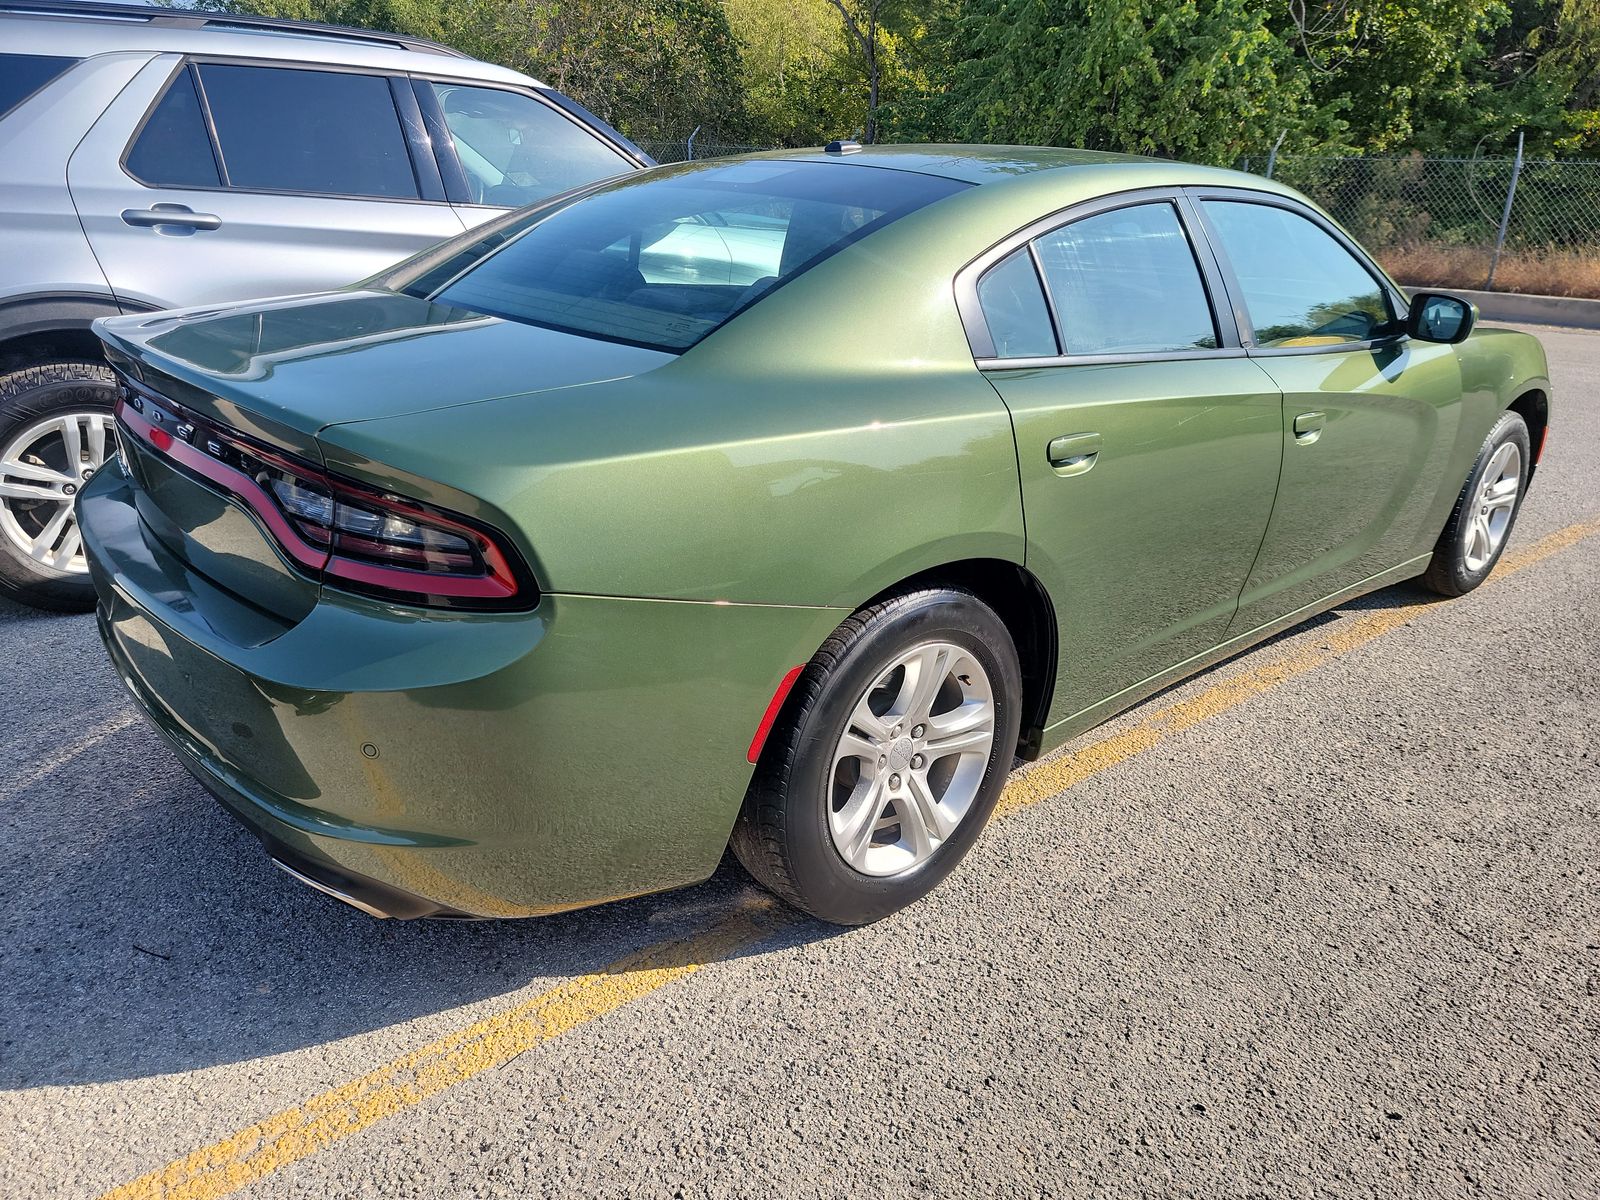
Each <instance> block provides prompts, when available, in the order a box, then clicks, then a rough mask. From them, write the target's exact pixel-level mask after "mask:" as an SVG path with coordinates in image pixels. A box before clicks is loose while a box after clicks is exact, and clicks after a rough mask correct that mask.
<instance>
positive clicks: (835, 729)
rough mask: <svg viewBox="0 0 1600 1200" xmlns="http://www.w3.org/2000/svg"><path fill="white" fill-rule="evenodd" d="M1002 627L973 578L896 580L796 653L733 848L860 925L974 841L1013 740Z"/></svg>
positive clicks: (1006, 637) (1015, 721)
mask: <svg viewBox="0 0 1600 1200" xmlns="http://www.w3.org/2000/svg"><path fill="white" fill-rule="evenodd" d="M1021 695H1022V683H1021V673H1020V669H1019V667H1018V664H1017V652H1016V648H1015V646H1014V645H1013V644H1012V641H1011V635H1010V634H1009V633H1008V632H1007V630H1006V627H1005V625H1004V623H1003V622H1002V621H1001V620H1000V618H999V617H998V616H996V615H995V613H994V610H993V609H991V608H989V606H988V605H986V604H984V603H983V602H982V601H981V600H979V599H978V598H977V597H976V596H974V595H972V594H971V593H969V592H964V591H958V590H954V589H946V588H937V589H928V590H923V591H916V592H911V593H908V594H905V595H901V596H895V597H893V598H891V599H889V600H885V601H883V602H882V603H880V604H876V605H873V606H872V607H870V608H866V609H863V610H861V611H860V612H858V613H856V614H855V615H853V616H852V617H850V619H849V620H847V621H845V622H844V624H843V625H841V626H840V627H839V628H838V630H836V631H835V632H834V634H833V636H832V637H830V638H829V639H828V641H827V642H826V643H824V645H823V647H822V649H820V650H819V651H817V653H816V655H815V657H813V658H812V660H811V662H810V663H809V664H807V666H806V668H805V670H804V671H803V672H802V673H801V675H800V678H799V679H798V680H797V681H796V683H795V687H794V690H793V691H792V692H791V693H790V697H789V700H788V702H787V704H786V705H785V709H784V716H783V718H782V720H781V721H780V723H779V725H778V726H777V727H776V728H775V729H774V730H773V732H772V735H771V737H770V739H769V740H768V743H767V746H766V749H765V751H764V753H763V754H762V757H761V762H760V765H759V766H758V767H757V768H756V775H755V778H754V780H753V781H752V782H751V785H750V791H749V793H748V794H747V796H746V798H745V804H744V808H743V810H742V811H741V813H740V815H739V821H738V824H737V825H736V827H735V829H734V836H733V850H734V853H735V854H736V855H737V856H738V858H739V861H740V862H741V863H743V864H744V867H745V869H746V870H747V871H749V872H750V874H751V875H753V876H754V877H755V878H756V879H757V880H758V881H759V882H760V883H762V884H764V885H765V886H766V887H767V888H768V889H770V890H771V891H773V892H775V893H776V894H777V895H779V896H780V897H782V898H783V899H784V900H786V901H788V902H789V903H790V904H792V905H794V906H795V907H796V908H799V909H802V910H803V911H805V912H808V913H810V914H811V915H813V916H815V917H819V918H821V919H822V920H824V921H829V922H832V923H834V924H836V925H861V924H865V923H867V922H869V921H876V920H878V919H879V918H880V917H885V916H888V915H889V914H890V913H892V912H895V911H897V910H899V909H901V908H904V907H905V906H906V905H908V904H911V903H912V902H914V901H916V900H918V899H920V898H921V897H922V896H924V895H926V894H927V893H928V892H929V891H931V890H932V889H933V888H934V887H936V886H937V885H938V884H939V883H940V882H941V881H942V880H943V879H944V878H945V876H947V875H949V874H950V872H951V871H952V870H953V869H954V868H955V866H956V864H957V863H959V862H960V861H961V859H962V858H963V857H964V856H965V855H966V853H967V851H968V850H969V849H971V847H972V844H973V843H974V842H975V841H976V840H977V838H978V835H979V834H980V833H981V832H982V831H983V826H984V823H985V822H986V821H987V820H988V819H989V814H990V813H991V812H993V810H994V806H995V803H996V801H997V800H998V799H999V797H1000V790H1001V788H1002V787H1003V786H1004V784H1005V780H1006V775H1007V773H1008V772H1009V771H1010V769H1011V761H1012V756H1013V754H1014V753H1015V750H1016V745H1017V731H1018V725H1019V710H1020V705H1021Z"/></svg>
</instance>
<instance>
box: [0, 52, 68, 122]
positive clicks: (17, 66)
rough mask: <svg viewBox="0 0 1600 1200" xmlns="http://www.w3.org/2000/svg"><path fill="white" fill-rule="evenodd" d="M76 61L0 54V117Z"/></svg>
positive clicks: (52, 57)
mask: <svg viewBox="0 0 1600 1200" xmlns="http://www.w3.org/2000/svg"><path fill="white" fill-rule="evenodd" d="M78 61H80V60H79V59H76V58H65V57H62V58H58V57H56V56H55V55H53V54H0V117H3V116H5V115H6V114H7V113H8V112H10V111H11V110H12V109H13V108H15V107H16V106H17V105H19V104H21V103H22V102H23V101H24V100H26V99H27V98H28V97H29V96H31V95H33V94H34V93H35V92H37V91H38V90H39V89H40V88H42V87H43V86H44V85H45V84H47V83H49V82H50V81H51V80H52V79H54V78H55V77H56V76H57V75H59V74H61V72H63V71H65V70H66V69H67V68H68V67H70V66H72V65H73V64H74V63H76V62H78Z"/></svg>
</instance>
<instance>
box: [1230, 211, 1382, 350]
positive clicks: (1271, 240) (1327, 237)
mask: <svg viewBox="0 0 1600 1200" xmlns="http://www.w3.org/2000/svg"><path fill="white" fill-rule="evenodd" d="M1204 204H1205V206H1206V214H1207V216H1209V217H1210V218H1211V223H1212V225H1213V226H1214V227H1215V228H1216V231H1217V236H1218V237H1219V238H1220V239H1221V241H1222V249H1223V251H1224V252H1225V253H1226V254H1227V256H1228V258H1229V260H1230V261H1231V263H1232V264H1233V273H1234V275H1235V277H1236V278H1237V279H1238V281H1239V288H1240V290H1241V291H1242V292H1243V293H1244V303H1245V310H1246V312H1248V313H1249V316H1250V324H1251V325H1252V326H1254V328H1255V337H1256V344H1257V345H1260V346H1271V347H1282V348H1289V347H1304V346H1337V345H1341V344H1344V343H1349V342H1364V341H1367V340H1369V339H1370V338H1372V337H1374V336H1377V334H1378V333H1379V332H1380V327H1382V326H1386V325H1387V324H1388V323H1389V322H1390V321H1392V320H1393V319H1394V312H1393V310H1392V309H1391V308H1390V306H1389V297H1388V291H1387V289H1385V288H1384V287H1383V286H1382V285H1381V284H1380V283H1379V282H1378V280H1377V279H1376V278H1374V277H1373V275H1372V273H1371V272H1370V271H1368V270H1367V269H1366V267H1364V266H1362V264H1361V263H1360V262H1359V261H1357V260H1356V258H1355V256H1354V255H1352V254H1351V253H1350V251H1348V250H1346V249H1345V248H1344V247H1343V246H1341V245H1340V244H1339V242H1338V241H1337V240H1336V239H1335V238H1334V237H1333V236H1332V235H1331V234H1329V233H1328V232H1327V231H1326V230H1325V229H1323V228H1322V227H1321V226H1319V225H1317V224H1316V222H1314V221H1311V220H1309V219H1307V218H1306V217H1303V216H1301V215H1300V214H1299V213H1296V212H1291V211H1290V210H1289V209H1286V208H1279V207H1277V206H1276V205H1271V204H1252V203H1250V202H1248V201H1235V200H1207V201H1204Z"/></svg>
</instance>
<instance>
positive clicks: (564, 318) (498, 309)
mask: <svg viewBox="0 0 1600 1200" xmlns="http://www.w3.org/2000/svg"><path fill="white" fill-rule="evenodd" d="M970 186H971V185H970V184H966V183H962V182H960V181H958V180H952V179H943V178H939V177H936V176H932V175H918V174H913V173H911V172H909V171H892V170H884V169H881V168H876V167H866V166H855V165H852V164H847V163H832V162H829V163H819V162H794V161H784V160H771V161H762V160H759V159H758V160H753V161H746V162H734V163H725V164H717V163H706V164H703V165H702V164H698V163H696V164H686V165H684V166H681V167H676V168H665V169H662V170H659V171H652V172H650V173H649V174H648V175H645V176H642V177H636V178H633V179H628V180H626V181H624V182H621V183H617V184H613V185H609V186H607V187H605V188H604V189H602V190H600V191H597V192H592V193H590V194H588V195H586V196H583V197H580V198H579V199H577V200H574V201H572V202H571V203H569V204H567V205H565V206H564V207H561V208H558V209H556V210H555V211H554V212H551V213H549V215H544V214H542V213H538V214H535V215H534V216H532V217H530V221H531V223H530V224H529V226H528V227H527V228H526V229H524V230H521V231H519V232H518V233H517V235H516V236H515V237H513V238H512V239H511V240H509V241H507V242H505V243H504V244H503V245H501V246H499V247H498V248H495V249H492V250H490V251H489V252H488V253H487V254H486V255H485V256H484V257H483V258H481V259H479V260H478V261H477V262H476V263H474V264H472V265H469V266H468V267H467V268H466V269H465V270H464V271H463V272H462V273H461V274H460V275H459V276H458V277H457V278H456V279H455V280H454V281H453V282H451V283H450V284H448V285H447V286H445V287H444V288H443V289H442V290H440V291H439V292H438V293H436V294H435V295H434V296H433V297H432V298H433V299H436V300H437V301H438V302H439V303H441V304H450V305H455V306H457V307H460V308H469V309H472V310H474V311H476V312H482V313H488V314H490V315H492V316H498V317H506V318H509V319H511V320H514V321H523V322H526V323H528V324H531V325H542V326H545V327H547V328H552V329H561V330H566V331H568V332H572V333H581V334H587V335H590V336H594V337H601V338H606V339H609V340H612V341H620V342H628V343H630V344H633V345H639V346H648V347H651V348H654V349H661V350H684V349H687V348H688V347H690V346H692V345H694V343H696V342H698V341H699V340H700V339H701V338H703V337H705V336H706V335H707V334H708V333H710V332H711V331H712V330H713V329H715V328H717V326H719V325H721V324H722V323H723V322H724V321H726V320H728V319H729V318H730V317H732V316H733V315H734V314H735V313H737V312H740V311H741V310H743V309H745V308H748V307H749V306H750V305H752V304H755V303H756V302H758V301H759V300H760V298H761V297H762V296H764V295H766V294H767V293H769V292H771V291H772V290H773V289H774V288H776V287H779V286H781V285H782V284H784V283H787V282H788V281H789V280H791V279H793V278H795V277H796V276H798V275H800V274H802V273H803V272H805V271H807V270H809V269H811V268H812V267H814V266H816V265H817V264H818V263H820V262H822V261H823V260H824V259H826V258H829V257H831V256H832V255H834V254H837V253H838V252H839V251H841V250H843V249H844V248H845V247H846V246H849V245H850V244H851V243H853V242H855V241H858V240H859V239H861V238H863V237H866V236H868V235H870V234H872V233H874V232H876V231H877V230H879V229H881V228H883V227H884V226H886V225H888V224H890V223H891V222H893V221H896V220H898V219H899V218H901V217H903V216H905V215H906V214H907V213H910V212H913V211H915V210H916V209H919V208H921V207H923V206H924V205H927V204H931V203H933V202H934V201H936V200H939V199H942V198H943V197H945V196H948V195H951V194H953V193H955V192H958V191H963V190H965V189H966V188H967V187H970ZM408 290H409V289H408Z"/></svg>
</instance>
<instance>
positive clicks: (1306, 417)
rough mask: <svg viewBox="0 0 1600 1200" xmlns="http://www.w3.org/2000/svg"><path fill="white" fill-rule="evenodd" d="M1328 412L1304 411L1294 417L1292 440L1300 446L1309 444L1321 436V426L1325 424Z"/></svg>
mask: <svg viewBox="0 0 1600 1200" xmlns="http://www.w3.org/2000/svg"><path fill="white" fill-rule="evenodd" d="M1327 421H1328V414H1327V413H1320V412H1304V413H1301V414H1300V415H1299V416H1298V417H1296V418H1295V419H1294V440H1295V441H1296V442H1297V443H1299V444H1300V445H1302V446H1309V445H1311V443H1312V442H1314V441H1316V440H1317V439H1318V438H1319V437H1321V436H1322V427H1323V425H1325V424H1327Z"/></svg>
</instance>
